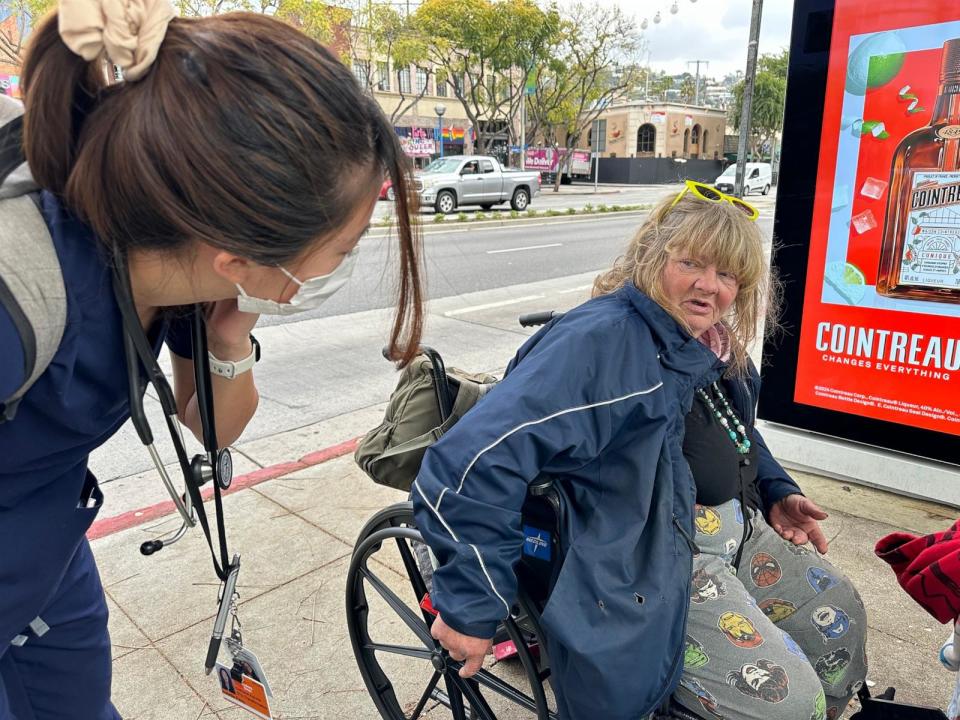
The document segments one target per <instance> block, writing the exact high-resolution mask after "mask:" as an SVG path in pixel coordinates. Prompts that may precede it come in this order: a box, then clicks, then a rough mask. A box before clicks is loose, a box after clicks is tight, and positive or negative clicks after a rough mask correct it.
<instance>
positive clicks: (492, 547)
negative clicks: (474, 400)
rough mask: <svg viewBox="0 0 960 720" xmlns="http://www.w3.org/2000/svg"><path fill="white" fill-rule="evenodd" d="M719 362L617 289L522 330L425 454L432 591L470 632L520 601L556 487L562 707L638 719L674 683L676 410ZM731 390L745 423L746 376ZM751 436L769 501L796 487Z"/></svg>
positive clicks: (446, 613) (420, 485)
mask: <svg viewBox="0 0 960 720" xmlns="http://www.w3.org/2000/svg"><path fill="white" fill-rule="evenodd" d="M725 368H726V366H725V365H724V364H723V363H722V362H720V361H719V360H717V358H716V356H715V355H714V354H713V352H712V351H710V350H709V348H707V347H706V346H704V345H703V344H702V343H700V342H699V341H698V340H696V339H694V338H692V337H691V336H690V335H689V334H688V333H686V332H685V331H684V330H683V329H682V328H681V327H680V326H679V325H678V324H677V322H676V321H675V320H673V318H671V317H670V315H668V314H667V313H666V311H664V310H663V308H661V307H660V306H659V305H658V304H657V303H655V302H654V301H652V300H650V299H649V298H648V297H647V296H646V295H644V294H643V293H641V292H640V291H639V290H637V289H636V288H635V287H633V286H632V285H627V286H626V287H624V288H622V289H621V290H619V291H617V292H615V293H612V294H610V295H606V296H603V297H600V298H595V299H593V300H590V301H589V302H587V303H585V304H583V305H581V306H580V307H578V308H576V309H574V310H572V311H570V312H569V313H567V314H566V315H564V316H562V317H561V318H560V319H558V320H556V321H554V322H553V323H552V324H551V325H550V326H547V327H545V328H543V329H542V330H541V331H540V332H539V333H537V334H536V335H534V336H533V337H532V338H530V339H529V340H528V341H527V342H526V343H525V344H524V345H523V347H522V348H521V349H520V351H519V352H518V354H517V357H516V358H514V360H513V361H512V362H511V365H510V367H509V368H508V372H507V375H506V377H505V378H504V380H503V381H502V382H501V383H499V384H498V385H497V386H496V388H494V389H493V390H492V391H491V392H490V393H488V394H487V395H486V396H485V397H484V399H483V400H482V401H481V402H480V403H479V404H478V405H476V406H475V407H474V408H473V409H472V410H470V412H468V413H467V414H466V415H465V416H464V418H463V419H461V420H460V421H459V422H458V423H457V424H456V425H455V426H454V427H453V428H452V429H451V430H450V432H449V433H447V434H446V435H445V436H444V437H443V438H442V439H441V440H440V441H439V442H438V443H436V444H435V445H434V446H433V447H431V448H430V449H429V450H428V452H427V453H426V456H425V458H424V461H423V465H422V466H421V470H420V473H419V476H418V477H417V481H416V483H415V484H414V488H413V504H414V510H415V513H416V521H417V525H418V527H419V528H420V530H421V531H422V532H423V536H424V538H425V539H426V541H427V543H428V544H429V545H430V546H431V548H432V549H433V551H434V553H435V554H436V556H437V559H438V561H439V567H438V569H437V570H436V572H435V573H434V576H433V577H434V579H433V583H434V584H433V592H432V595H431V597H432V599H433V603H434V605H435V606H436V608H437V609H438V610H439V611H440V613H441V615H442V616H443V619H444V621H445V622H446V623H447V624H448V625H450V627H452V628H453V629H455V630H457V631H459V632H462V633H465V634H467V635H472V636H475V637H483V638H488V637H492V636H493V634H494V632H495V629H496V627H497V624H498V622H499V621H501V620H502V619H503V618H505V617H506V616H507V614H508V613H509V610H510V606H511V605H512V604H513V602H514V600H515V597H516V582H517V581H516V577H515V575H514V570H513V567H514V565H515V563H516V562H517V561H518V560H519V559H520V554H521V548H522V546H523V542H524V535H523V532H522V527H521V521H520V509H521V506H522V505H523V501H524V498H525V496H526V494H527V486H528V484H529V483H530V482H532V481H533V480H534V479H536V478H537V477H538V476H541V475H544V474H546V475H550V476H552V477H553V478H555V481H557V482H559V483H560V484H561V485H562V489H563V490H564V492H565V495H566V497H567V498H568V499H569V505H570V507H568V508H567V511H568V516H569V527H568V528H567V529H566V533H567V537H565V538H563V540H562V544H563V546H564V547H566V548H568V549H567V551H566V554H565V556H564V558H563V559H562V562H563V565H562V568H561V570H560V574H559V576H558V578H557V581H556V585H555V587H554V589H553V592H552V593H551V595H550V598H549V601H548V603H547V605H546V607H545V609H544V613H543V617H542V623H543V628H544V632H545V634H546V644H547V649H548V651H549V653H550V659H551V661H552V665H553V685H554V688H555V690H556V694H557V703H558V709H559V712H560V717H562V718H564V719H565V720H595V719H596V718H603V719H604V720H638V719H639V718H641V717H643V716H644V715H646V714H647V713H650V712H652V711H653V710H654V709H655V708H657V707H658V706H659V705H660V704H661V703H662V702H663V701H664V700H665V699H666V698H667V697H668V696H669V694H670V693H672V692H673V690H674V688H675V687H676V685H677V683H678V682H679V679H680V674H681V672H682V670H683V662H682V657H683V639H684V631H685V626H686V618H687V606H688V600H689V594H690V578H691V570H692V547H691V541H690V540H689V538H692V537H693V535H694V500H695V497H696V487H695V484H694V480H693V476H692V474H691V472H690V469H689V467H688V465H687V462H686V460H685V459H684V457H683V451H682V443H683V433H684V417H685V415H686V414H687V413H688V412H689V410H690V407H691V404H692V402H693V394H694V390H695V389H696V388H697V387H699V386H703V385H705V384H707V383H709V382H712V381H714V380H716V379H717V378H718V377H720V375H721V374H722V373H723V371H724V370H725ZM732 385H733V391H732V392H731V401H732V402H733V403H734V405H735V408H736V410H737V413H738V415H739V416H740V417H742V418H744V419H745V420H746V421H747V422H748V424H750V425H752V424H753V420H754V406H755V399H756V397H757V390H758V388H759V377H758V376H757V374H756V372H755V371H752V372H751V375H750V377H749V378H747V379H744V380H742V381H738V382H735V383H733V384H732ZM752 437H753V440H754V442H755V443H757V444H758V451H759V455H758V461H759V468H758V485H759V490H760V495H761V499H762V501H763V503H764V506H765V508H767V509H769V507H770V506H771V505H772V504H773V503H775V502H776V501H777V500H780V499H781V498H783V497H785V496H786V495H789V494H792V493H799V492H800V490H799V488H798V487H797V485H796V483H794V482H793V480H791V479H790V478H789V477H788V476H787V474H786V472H785V471H784V470H783V468H782V467H780V465H779V464H778V463H777V462H776V461H775V460H774V459H773V457H772V456H771V455H770V453H769V451H768V450H767V448H766V446H765V445H764V443H763V440H762V438H761V437H760V436H759V434H758V433H757V432H756V430H754V431H753V436H752Z"/></svg>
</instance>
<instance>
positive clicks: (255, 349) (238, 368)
mask: <svg viewBox="0 0 960 720" xmlns="http://www.w3.org/2000/svg"><path fill="white" fill-rule="evenodd" d="M250 345H251V350H250V354H249V355H247V356H246V357H245V358H244V359H243V360H237V361H236V362H234V361H232V360H220V359H218V358H217V357H215V356H214V354H213V353H212V352H208V353H207V355H209V356H210V372H212V373H213V374H214V375H219V376H220V377H223V378H226V379H227V380H233V379H234V378H235V377H236V376H237V375H241V374H243V373H245V372H247V370H250V369H251V368H253V366H254V365H256V364H257V363H258V362H260V343H258V342H257V339H256V338H255V337H254V336H253V335H251V336H250Z"/></svg>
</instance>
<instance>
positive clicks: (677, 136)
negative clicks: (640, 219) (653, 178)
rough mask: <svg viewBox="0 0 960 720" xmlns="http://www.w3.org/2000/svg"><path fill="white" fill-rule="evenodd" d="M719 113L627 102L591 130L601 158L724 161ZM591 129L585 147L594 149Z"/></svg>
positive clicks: (722, 116)
mask: <svg viewBox="0 0 960 720" xmlns="http://www.w3.org/2000/svg"><path fill="white" fill-rule="evenodd" d="M726 123H727V116H726V113H725V112H724V111H722V110H717V109H715V108H708V107H698V106H693V105H682V104H680V103H671V102H656V103H650V102H636V101H632V102H627V103H624V104H621V105H614V106H611V107H610V108H608V109H607V110H605V111H604V112H603V113H602V114H601V115H600V117H599V118H598V122H597V123H594V125H593V128H598V132H599V135H600V148H599V150H600V156H601V157H611V158H612V157H618V158H633V157H661V158H674V157H676V158H687V159H703V160H718V159H722V158H723V135H724V129H725V127H726ZM593 128H591V130H590V131H589V136H588V138H587V144H586V145H585V147H593Z"/></svg>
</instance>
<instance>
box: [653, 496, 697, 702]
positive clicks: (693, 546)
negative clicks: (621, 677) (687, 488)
mask: <svg viewBox="0 0 960 720" xmlns="http://www.w3.org/2000/svg"><path fill="white" fill-rule="evenodd" d="M673 524H674V525H676V526H677V530H679V531H680V534H681V535H683V537H684V538H686V540H687V543H688V544H689V545H690V549H691V550H693V552H691V553H690V561H689V563H688V567H687V577H688V578H690V580H689V581H688V582H687V594H686V596H685V597H684V603H683V630H684V633H686V630H687V618H688V616H689V614H690V586H691V584H692V583H693V553H694V552H696V553H699V552H700V548H699V547H697V544H696V543H695V542H694V541H693V538H691V537H690V535H689V534H688V533H687V531H686V530H684V529H683V527H681V525H680V521H679V520H678V519H677V516H676V515H674V516H673ZM683 650H684V643H683V641H681V642H680V647H679V648H677V653H676V655H674V658H673V662H672V663H671V664H670V672H669V673H667V678H672V677H673V676H674V675H675V674H676V672H677V665H678V664H679V663H680V661H681V660H682V659H683ZM668 682H669V681H668ZM668 694H669V692H668V691H667V690H661V691H660V696H659V697H658V698H657V701H656V703H654V705H653V707H650V708H648V709H647V710H646V711H645V712H642V713H640V717H642V718H645V717H647V716H648V715H651V714H652V713H653V712H654V711H655V710H656V709H657V708H659V707H660V706H661V705H663V703H664V701H665V700H666V699H667V696H668Z"/></svg>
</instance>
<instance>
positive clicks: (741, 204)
mask: <svg viewBox="0 0 960 720" xmlns="http://www.w3.org/2000/svg"><path fill="white" fill-rule="evenodd" d="M688 192H689V193H692V194H693V195H695V196H696V197H698V198H700V199H701V200H706V201H707V202H728V203H730V204H731V205H733V206H734V207H735V208H736V209H737V210H739V211H741V212H742V213H743V214H744V215H746V216H747V217H748V218H750V219H751V220H756V219H757V218H758V217H759V216H760V211H759V210H757V209H756V208H755V207H754V206H753V205H751V204H750V203H748V202H746V201H744V200H741V199H740V198H738V197H734V196H733V195H727V194H725V193H722V192H720V191H719V190H717V189H716V188H715V187H711V186H710V185H706V184H704V183H702V182H697V181H696V180H687V181H686V182H684V188H683V190H681V191H680V192H679V193H678V194H677V197H676V198H675V199H674V201H673V202H672V203H670V207H668V208H667V212H670V211H671V210H673V208H674V206H675V205H676V204H677V203H678V202H680V199H681V198H682V197H683V196H684V195H686V194H687V193H688ZM664 215H666V213H664Z"/></svg>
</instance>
